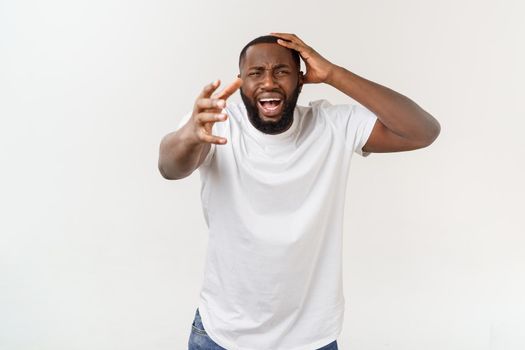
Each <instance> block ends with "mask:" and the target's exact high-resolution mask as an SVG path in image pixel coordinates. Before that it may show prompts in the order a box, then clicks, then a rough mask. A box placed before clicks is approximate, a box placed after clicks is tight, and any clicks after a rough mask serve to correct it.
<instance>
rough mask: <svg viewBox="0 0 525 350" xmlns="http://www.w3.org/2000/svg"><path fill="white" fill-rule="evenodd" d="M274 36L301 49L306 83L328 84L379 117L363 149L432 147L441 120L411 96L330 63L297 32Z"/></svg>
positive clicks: (381, 149) (389, 149) (395, 149)
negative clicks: (300, 37) (410, 97)
mask: <svg viewBox="0 0 525 350" xmlns="http://www.w3.org/2000/svg"><path fill="white" fill-rule="evenodd" d="M271 35H273V36H276V37H279V38H281V39H284V40H279V41H278V43H279V45H282V46H283V47H286V48H290V49H293V50H296V51H298V52H299V54H300V55H301V58H302V59H303V61H304V62H305V65H306V74H305V76H304V83H305V84H318V83H326V84H329V85H331V86H333V87H334V88H336V89H337V90H339V91H341V92H342V93H344V94H346V95H348V96H349V97H351V98H353V99H354V100H356V101H357V102H359V103H361V104H362V105H363V106H365V107H366V108H368V109H369V110H371V111H372V112H373V113H374V114H375V115H376V116H377V118H378V120H377V121H376V123H375V125H374V128H373V129H372V133H371V134H370V137H369V138H368V141H367V142H366V144H365V145H364V146H363V151H365V152H375V153H380V152H401V151H411V150H415V149H418V148H423V147H427V146H429V145H430V144H432V142H434V140H435V139H436V138H437V137H438V135H439V133H440V130H441V127H440V125H439V122H438V121H437V120H436V119H435V118H434V117H433V116H431V115H430V114H429V113H428V112H426V111H425V110H424V109H422V108H421V107H419V106H418V105H417V104H416V103H415V102H414V101H412V100H411V99H409V98H408V97H406V96H403V95H401V94H400V93H398V92H395V91H393V90H391V89H389V88H387V87H385V86H382V85H379V84H377V83H374V82H372V81H370V80H367V79H364V78H362V77H360V76H358V75H356V74H354V73H352V72H350V71H348V70H346V69H345V68H343V67H339V66H337V65H335V64H333V63H331V62H329V61H328V60H327V59H325V58H324V57H322V56H321V55H320V54H319V53H317V52H316V51H315V50H314V49H313V48H311V47H310V46H308V45H306V44H305V43H304V42H303V41H302V40H301V39H299V38H298V37H297V36H296V35H295V34H287V33H271Z"/></svg>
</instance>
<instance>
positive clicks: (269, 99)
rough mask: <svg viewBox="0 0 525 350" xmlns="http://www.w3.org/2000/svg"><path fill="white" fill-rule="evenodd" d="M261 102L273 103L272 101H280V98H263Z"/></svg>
mask: <svg viewBox="0 0 525 350" xmlns="http://www.w3.org/2000/svg"><path fill="white" fill-rule="evenodd" d="M259 101H261V102H271V101H280V99H278V98H261V99H260V100H259Z"/></svg>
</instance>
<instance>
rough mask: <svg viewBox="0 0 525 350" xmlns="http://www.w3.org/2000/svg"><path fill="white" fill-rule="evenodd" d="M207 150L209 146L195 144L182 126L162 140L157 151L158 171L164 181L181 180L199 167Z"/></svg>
mask: <svg viewBox="0 0 525 350" xmlns="http://www.w3.org/2000/svg"><path fill="white" fill-rule="evenodd" d="M209 150H210V144H205V143H199V142H196V141H195V140H193V139H192V137H191V134H190V133H189V132H188V130H187V129H186V126H183V127H182V128H180V129H179V130H177V131H175V132H172V133H170V134H168V135H166V136H165V137H164V138H163V139H162V141H161V143H160V149H159V171H160V173H161V174H162V176H163V177H164V178H166V179H169V180H178V179H182V178H184V177H186V176H188V175H190V174H191V173H192V172H193V171H195V169H197V168H198V167H199V165H200V163H201V160H202V159H203V158H204V155H205V154H207V153H208V151H209Z"/></svg>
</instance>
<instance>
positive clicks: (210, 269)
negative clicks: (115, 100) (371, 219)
mask: <svg viewBox="0 0 525 350" xmlns="http://www.w3.org/2000/svg"><path fill="white" fill-rule="evenodd" d="M299 56H300V58H301V59H302V60H303V61H304V63H305V66H306V73H305V74H303V72H301V71H300V59H299ZM239 70H240V74H239V79H238V80H237V81H235V82H234V83H233V84H231V85H230V86H228V87H227V88H226V89H224V90H223V91H222V92H221V93H219V94H217V95H213V93H214V91H215V90H216V89H217V88H218V86H219V82H218V81H216V82H214V83H212V84H210V85H208V86H206V87H205V88H204V89H203V91H202V92H201V94H200V95H199V97H198V98H197V100H196V102H195V105H194V109H193V113H192V114H191V115H189V116H188V118H187V120H186V119H184V120H183V123H182V124H181V126H180V127H179V129H178V130H177V131H175V132H172V133H170V134H168V135H166V136H165V137H164V138H163V140H162V141H161V145H160V156H159V170H160V172H161V174H162V175H163V176H164V177H165V178H167V179H182V178H184V177H186V176H188V175H190V174H191V173H192V172H193V171H194V170H195V169H199V171H200V174H201V180H202V192H201V196H202V204H203V210H204V216H205V220H206V223H207V225H208V227H209V245H208V251H207V258H206V266H205V276H204V282H203V286H202V290H201V294H200V303H199V307H198V308H197V310H196V314H195V320H194V322H193V325H192V333H191V335H190V340H189V347H190V349H223V348H225V349H229V350H232V349H235V350H255V349H256V350H292V349H293V350H313V349H320V348H322V349H326V350H328V349H337V342H336V338H337V336H338V335H339V334H340V332H341V328H342V323H343V312H344V296H343V293H342V266H341V260H342V256H341V252H342V248H341V242H342V224H343V215H344V213H343V208H344V196H345V189H346V180H347V176H348V171H349V166H350V160H351V157H352V154H353V152H355V153H358V154H360V155H362V156H368V155H369V154H370V153H371V152H399V151H409V150H415V149H418V148H423V147H426V146H428V145H430V144H431V143H432V142H433V141H434V140H435V139H436V137H437V136H438V134H439V132H440V125H439V123H438V122H437V120H436V119H434V118H433V117H432V116H431V115H430V114H428V113H427V112H426V111H424V110H423V109H421V108H420V107H419V106H418V105H417V104H415V103H414V102H413V101H411V100H410V99H409V98H407V97H405V96H403V95H401V94H399V93H397V92H395V91H392V90H390V89H388V88H386V87H384V86H381V85H379V84H376V83H373V82H371V81H368V80H366V79H364V78H361V77H359V76H357V75H355V74H354V73H352V72H350V71H348V70H346V69H344V68H343V67H339V66H337V65H335V64H333V63H331V62H329V61H328V60H326V59H325V58H323V57H322V56H321V55H320V54H319V53H317V52H316V51H315V50H314V49H312V48H311V47H309V46H308V45H306V44H305V43H304V42H303V41H302V40H301V39H299V38H298V37H297V36H295V35H293V34H285V33H271V35H270V36H264V37H260V38H257V39H255V40H253V41H252V42H250V43H248V44H247V45H246V47H245V48H244V49H243V50H242V52H241V55H240V58H239ZM315 83H326V84H329V85H331V86H333V87H334V88H336V89H338V90H340V91H341V92H343V93H345V94H346V95H348V96H350V97H351V98H353V99H355V100H356V101H358V102H359V103H360V104H362V105H363V106H364V107H362V106H359V105H339V106H332V105H330V104H329V103H327V102H326V101H317V102H313V103H310V105H309V106H308V107H303V106H297V105H296V102H297V97H298V95H299V93H300V91H301V88H302V86H303V84H315ZM239 87H240V92H241V97H242V100H243V103H242V104H234V103H228V104H226V99H227V98H228V97H229V96H230V95H231V94H232V93H233V92H235V91H236V90H237V89H238V88H239ZM365 107H366V108H365ZM201 317H202V318H201Z"/></svg>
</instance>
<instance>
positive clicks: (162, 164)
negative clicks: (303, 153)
mask: <svg viewBox="0 0 525 350" xmlns="http://www.w3.org/2000/svg"><path fill="white" fill-rule="evenodd" d="M271 35H274V36H276V37H279V38H281V39H282V40H279V41H278V44H256V45H254V46H252V47H250V48H249V49H248V50H247V52H246V57H245V59H244V60H243V61H242V62H241V67H240V74H239V77H240V78H242V80H241V79H240V78H238V79H237V80H236V81H234V82H233V83H232V84H230V85H229V86H228V87H227V88H225V89H224V90H223V91H222V92H221V93H219V94H217V95H213V92H214V91H215V90H216V89H217V88H218V86H219V84H220V82H219V81H216V82H214V83H212V84H209V85H207V86H206V87H205V88H204V89H203V91H202V92H201V94H200V95H199V97H198V98H197V100H196V101H195V105H194V109H193V114H192V117H191V118H190V120H189V121H188V123H187V124H186V125H184V126H183V127H182V128H180V129H179V130H177V131H176V132H173V133H170V134H168V135H166V136H165V137H164V138H163V139H162V141H161V145H160V152H159V170H160V172H161V174H162V175H163V176H164V177H165V178H166V179H181V178H184V177H186V176H188V175H190V174H191V173H192V172H193V171H195V169H197V168H198V167H199V166H200V165H201V164H202V161H203V160H204V158H205V157H206V154H207V153H208V152H209V150H210V146H211V144H217V145H223V144H225V143H226V142H227V141H226V139H225V138H223V137H219V136H215V135H212V134H211V130H212V126H213V124H214V123H215V122H221V121H225V120H226V118H227V115H225V114H224V113H222V112H221V111H222V108H224V106H225V103H226V99H227V98H228V97H229V96H231V95H232V94H233V93H234V92H235V91H236V90H237V89H238V88H239V87H241V85H242V91H243V93H244V94H245V95H246V96H247V97H248V98H249V99H250V100H251V102H252V103H257V99H258V98H260V97H261V96H265V94H272V96H275V95H277V96H281V97H282V98H288V97H289V96H290V94H291V92H292V91H293V89H294V88H295V87H296V86H297V85H298V84H299V86H300V87H302V85H303V84H319V83H326V84H329V85H331V86H333V87H334V88H336V89H338V90H339V91H341V92H343V93H344V94H346V95H347V96H349V97H351V98H353V99H354V100H356V101H358V102H359V103H361V104H362V105H363V106H365V107H366V108H368V109H369V110H371V111H372V112H373V113H374V114H375V115H376V116H377V117H378V119H377V121H376V123H375V125H374V127H373V129H372V133H371V134H370V137H369V138H368V141H367V142H366V144H365V145H364V146H363V151H365V152H375V153H381V152H401V151H410V150H415V149H419V148H423V147H427V146H429V145H430V144H432V142H434V140H435V139H436V138H437V137H438V135H439V133H440V125H439V122H438V121H437V120H436V119H435V118H434V117H433V116H431V115H430V114H429V113H428V112H426V111H425V110H423V109H422V108H421V107H420V106H418V105H417V104H416V103H415V102H413V101H412V100H411V99H409V98H408V97H406V96H403V95H402V94H400V93H397V92H395V91H393V90H391V89H389V88H387V87H385V86H382V85H379V84H377V83H374V82H372V81H369V80H367V79H364V78H362V77H360V76H358V75H356V74H354V73H352V72H350V71H348V70H346V69H345V68H343V67H340V66H337V65H335V64H333V63H331V62H330V61H328V60H327V59H325V58H324V57H322V56H321V55H320V54H319V53H317V52H316V51H315V50H314V49H313V48H311V47H310V46H308V45H306V44H305V43H304V42H303V41H302V40H301V39H299V38H298V37H297V36H296V35H294V34H287V33H271ZM285 48H287V49H293V50H296V51H298V52H299V54H300V56H301V58H302V60H303V61H304V63H305V66H306V73H305V74H304V75H303V74H302V72H300V71H299V70H298V69H297V66H296V65H295V63H294V62H293V59H292V55H291V53H290V51H289V50H285ZM257 67H258V68H257ZM279 68H283V69H284V70H286V71H287V72H285V73H283V72H279V73H278V70H279ZM288 68H289V69H288ZM254 70H258V71H259V72H260V73H261V74H262V75H259V76H258V77H257V79H255V76H254V75H250V74H251V73H253V72H254ZM259 115H260V116H261V118H263V120H266V121H276V120H278V119H279V118H280V117H281V115H282V114H277V115H271V116H265V115H264V113H261V110H259Z"/></svg>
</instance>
